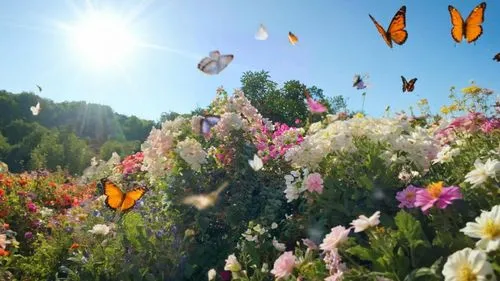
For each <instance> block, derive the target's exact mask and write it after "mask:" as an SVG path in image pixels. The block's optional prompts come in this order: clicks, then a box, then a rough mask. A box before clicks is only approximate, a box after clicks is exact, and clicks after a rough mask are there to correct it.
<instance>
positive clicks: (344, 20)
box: [0, 0, 500, 119]
mask: <svg viewBox="0 0 500 281" xmlns="http://www.w3.org/2000/svg"><path fill="white" fill-rule="evenodd" d="M86 2H87V4H85V2H84V1H76V0H74V1H71V0H66V1H45V0H34V1H7V2H5V3H3V4H2V9H0V34H2V37H1V42H2V43H1V44H0V57H1V59H0V62H1V63H0V88H1V89H5V90H7V91H11V92H21V91H35V90H36V86H35V84H39V85H41V86H42V87H43V92H42V96H43V97H46V98H50V99H52V100H54V101H56V102H60V101H65V100H69V101H76V100H85V101H89V102H94V103H100V104H106V105H110V106H112V107H113V109H114V110H115V111H117V112H118V113H122V114H127V115H132V114H134V115H136V116H139V117H142V118H148V119H158V117H159V116H160V114H161V112H166V111H170V110H173V111H177V112H181V113H184V112H189V111H190V110H191V109H193V108H195V107H196V106H197V105H199V106H206V105H208V104H209V102H210V101H211V100H212V99H213V97H214V95H215V90H216V88H217V87H218V86H221V85H222V86H224V87H225V88H226V89H227V90H229V91H230V92H232V90H233V89H234V88H237V87H239V86H240V77H241V74H242V73H243V72H244V71H247V70H254V71H258V70H262V69H264V70H267V71H269V72H270V74H271V76H272V79H273V80H274V81H276V82H278V83H280V84H282V83H283V82H284V81H286V80H291V79H297V80H300V81H301V82H302V83H305V84H306V85H308V86H312V85H316V86H318V87H319V88H322V89H323V90H324V91H325V94H326V95H328V96H335V95H343V96H344V97H346V99H348V105H349V108H350V109H354V110H357V109H360V108H361V93H362V92H361V91H357V90H355V89H354V88H352V77H353V75H354V74H355V73H368V74H369V75H370V78H369V81H368V83H369V84H370V88H369V89H368V91H367V97H366V102H365V110H366V111H367V113H368V114H371V115H375V116H378V115H381V114H382V113H383V111H384V108H385V107H386V106H387V105H390V106H391V109H393V110H394V109H408V106H409V105H411V104H415V102H416V101H417V100H418V99H420V98H427V99H428V100H429V102H430V104H431V106H432V108H433V109H437V108H439V106H440V105H442V104H443V103H445V102H447V96H448V93H449V88H450V86H453V85H455V86H457V87H458V88H463V87H465V86H467V85H468V84H469V81H470V80H471V79H473V80H474V81H476V83H477V84H479V85H480V86H483V87H487V88H490V89H493V90H500V79H498V74H499V73H500V72H499V71H500V63H498V62H495V61H493V60H492V57H493V56H494V55H495V54H496V53H498V52H500V27H499V26H498V18H499V17H500V3H498V2H495V1H487V4H488V7H487V9H486V16H485V23H484V24H483V27H484V34H483V35H482V37H481V38H480V39H479V40H478V41H477V42H476V44H475V45H474V44H467V43H465V41H464V42H462V43H461V44H455V42H454V41H453V40H452V38H451V36H450V28H451V23H450V18H449V14H448V9H447V6H448V4H452V5H453V6H455V7H456V8H457V9H459V10H460V11H461V13H462V16H465V17H466V16H468V14H469V13H470V11H471V10H472V9H473V7H475V6H476V5H477V4H479V1H430V0H425V1H394V0H378V1H368V0H366V1H333V0H315V1H304V0H275V1H265V0H252V1H230V0H213V1H181V0H168V1H165V0H156V1H142V2H141V1H128V0H125V1H86ZM28 3H29V4H28ZM90 4H91V5H92V6H93V7H94V9H96V10H103V11H107V12H108V13H113V14H115V15H116V16H117V17H122V18H124V19H127V21H128V26H129V31H130V33H132V34H134V37H136V38H137V40H138V41H139V42H140V46H138V47H136V48H134V50H133V51H132V52H131V53H129V54H128V55H127V56H126V57H125V58H124V59H123V61H121V62H120V65H118V66H114V67H103V68H100V69H97V68H95V67H92V66H90V64H89V63H88V62H87V61H86V60H85V59H83V58H82V55H81V53H79V52H78V51H77V50H76V49H75V48H74V46H73V45H72V41H71V36H70V35H71V34H70V32H69V31H68V30H67V28H65V27H68V26H74V25H76V24H77V23H78V22H79V21H81V20H82V18H84V17H85V16H84V14H85V11H86V9H88V7H89V5H90ZM402 5H406V6H407V30H408V32H409V37H408V40H407V42H406V43H405V44H404V45H403V46H399V45H395V46H394V48H393V49H390V48H389V47H388V46H387V45H386V44H385V43H384V42H383V40H382V38H381V37H380V35H379V34H378V33H377V31H376V29H375V27H374V25H373V23H372V22H371V20H370V18H369V17H368V14H369V13H370V14H371V15H373V16H374V17H375V18H376V19H377V20H378V22H379V23H381V24H382V25H383V26H384V27H387V26H388V24H389V22H390V20H391V19H392V17H393V16H394V14H395V13H396V11H397V10H398V9H399V8H400V7H401V6H402ZM260 23H263V24H264V25H266V27H267V28H268V31H269V39H268V40H266V41H257V40H255V39H254V34H255V32H256V31H257V29H258V27H259V24H260ZM288 31H292V32H293V33H295V34H296V35H297V36H298V37H299V43H298V44H297V45H296V46H292V45H290V44H289V43H288V39H287V33H288ZM217 49H218V50H220V51H221V53H223V54H225V53H231V54H234V56H235V59H234V61H233V62H232V63H231V64H230V65H229V66H228V67H227V68H226V69H225V70H224V71H223V72H221V73H220V74H219V75H216V76H208V75H205V74H203V73H202V72H200V71H199V70H198V69H197V67H196V66H197V63H198V61H199V60H200V59H201V58H203V57H205V56H207V55H208V52H209V51H211V50H217ZM401 75H404V76H405V77H407V78H408V79H411V78H413V77H418V79H419V80H418V81H417V83H416V88H415V91H414V93H412V94H403V93H402V91H401V79H400V76H401ZM297 102H303V101H297ZM26 106H30V105H26Z"/></svg>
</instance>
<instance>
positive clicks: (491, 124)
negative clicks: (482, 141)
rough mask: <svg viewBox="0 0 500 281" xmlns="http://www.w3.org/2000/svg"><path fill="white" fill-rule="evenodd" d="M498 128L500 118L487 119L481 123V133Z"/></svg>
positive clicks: (499, 126)
mask: <svg viewBox="0 0 500 281" xmlns="http://www.w3.org/2000/svg"><path fill="white" fill-rule="evenodd" d="M499 128H500V119H497V118H491V119H488V120H486V121H485V122H484V123H483V124H482V125H481V131H483V133H491V132H492V131H493V130H495V129H499Z"/></svg>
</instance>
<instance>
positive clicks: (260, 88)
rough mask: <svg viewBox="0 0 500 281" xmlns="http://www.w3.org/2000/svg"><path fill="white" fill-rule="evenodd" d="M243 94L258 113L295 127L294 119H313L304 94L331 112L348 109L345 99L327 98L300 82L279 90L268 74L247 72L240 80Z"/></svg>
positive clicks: (314, 118)
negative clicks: (307, 94) (306, 93)
mask: <svg viewBox="0 0 500 281" xmlns="http://www.w3.org/2000/svg"><path fill="white" fill-rule="evenodd" d="M240 81H241V84H242V87H241V89H242V91H243V92H244V93H245V96H246V97H247V98H248V99H249V100H250V101H251V102H252V105H253V106H254V107H255V108H257V109H258V110H259V112H260V113H261V114H262V116H264V117H266V118H269V119H271V120H273V121H275V122H280V123H286V124H288V125H290V126H292V125H295V120H296V119H300V120H302V121H303V122H304V121H306V120H308V119H309V118H310V112H309V109H308V107H307V104H306V103H305V102H303V101H304V99H305V95H304V92H305V91H306V90H307V91H308V92H309V93H310V95H311V96H312V97H313V98H314V99H316V100H318V101H319V102H321V103H323V104H324V105H326V106H327V107H328V112H329V113H337V112H340V111H341V110H345V109H346V103H345V101H344V99H343V98H342V96H335V97H329V98H326V97H325V95H324V94H323V90H321V89H319V88H317V87H316V86H312V87H309V88H307V87H306V85H304V84H302V83H300V82H299V81H297V80H290V81H287V82H285V83H284V84H283V87H282V88H278V84H277V83H276V82H274V81H272V80H271V76H270V75H269V72H267V71H263V70H262V71H259V72H252V71H247V72H245V73H243V76H242V77H241V80H240ZM319 119H320V117H319V116H313V118H312V121H313V122H314V121H318V120H319Z"/></svg>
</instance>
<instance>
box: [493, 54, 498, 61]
mask: <svg viewBox="0 0 500 281" xmlns="http://www.w3.org/2000/svg"><path fill="white" fill-rule="evenodd" d="M493 60H496V61H500V53H498V54H496V55H495V56H494V57H493Z"/></svg>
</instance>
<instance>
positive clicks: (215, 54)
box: [208, 51, 220, 60]
mask: <svg viewBox="0 0 500 281" xmlns="http://www.w3.org/2000/svg"><path fill="white" fill-rule="evenodd" d="M208 56H209V57H210V58H211V59H213V60H218V59H219V57H220V52H219V51H211V52H210V53H209V54H208Z"/></svg>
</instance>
